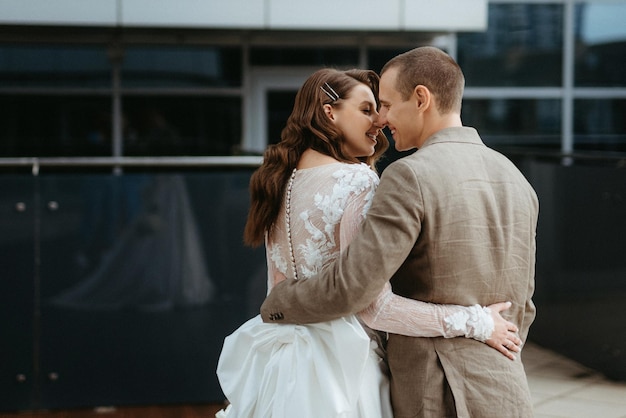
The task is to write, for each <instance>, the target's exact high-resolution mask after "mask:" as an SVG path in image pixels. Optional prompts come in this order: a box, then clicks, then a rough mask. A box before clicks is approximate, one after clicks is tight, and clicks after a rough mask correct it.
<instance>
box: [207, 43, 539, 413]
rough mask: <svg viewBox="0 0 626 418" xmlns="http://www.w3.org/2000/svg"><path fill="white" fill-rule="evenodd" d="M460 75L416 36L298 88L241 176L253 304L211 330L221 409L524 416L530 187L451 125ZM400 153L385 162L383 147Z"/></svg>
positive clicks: (472, 134)
mask: <svg viewBox="0 0 626 418" xmlns="http://www.w3.org/2000/svg"><path fill="white" fill-rule="evenodd" d="M464 84H465V81H464V76H463V73H462V72H461V69H460V68H459V66H458V65H457V64H456V62H454V60H453V59H452V58H451V57H449V56H448V55H447V54H445V53H444V52H443V51H441V50H439V49H437V48H434V47H420V48H416V49H414V50H411V51H408V52H406V53H404V54H401V55H399V56H397V57H395V58H393V59H392V60H390V61H389V62H388V63H387V64H386V65H385V67H384V68H383V69H382V71H381V74H380V78H379V77H378V75H377V74H376V73H374V72H372V71H367V70H348V71H338V70H333V69H322V70H319V71H317V72H316V73H314V74H313V75H311V76H310V77H309V79H307V81H306V82H305V83H304V84H303V86H302V87H301V88H300V90H299V92H298V94H297V96H296V100H295V105H294V108H293V112H292V113H291V115H290V117H289V119H288V121H287V124H286V127H285V128H284V130H283V132H282V134H281V141H280V142H279V143H278V144H275V145H272V146H270V147H268V149H267V150H266V152H265V154H264V160H263V164H262V165H261V167H260V168H259V169H258V170H257V171H256V172H255V173H254V174H253V176H252V178H251V182H250V191H251V208H250V212H249V215H248V221H247V224H246V230H245V236H244V239H245V241H246V242H247V243H248V244H251V245H261V244H263V243H264V244H265V246H266V252H267V267H268V283H267V286H268V295H267V298H266V300H265V302H264V303H263V305H262V307H261V313H260V315H258V316H256V317H255V318H252V319H250V320H249V321H247V322H246V323H245V324H243V325H242V326H241V327H240V328H239V329H237V330H236V331H235V332H234V333H233V334H231V335H230V336H228V337H227V338H226V340H225V342H224V347H223V350H222V354H221V357H220V360H219V364H218V369H217V373H218V378H219V381H220V384H221V386H222V389H223V391H224V393H225V395H226V396H227V398H228V400H229V402H230V405H229V406H228V407H227V409H226V410H224V411H220V412H219V413H218V415H217V416H218V417H222V416H227V417H229V418H243V417H246V418H252V417H255V418H256V417H268V418H269V417H271V418H306V417H310V418H334V417H337V418H339V417H341V418H391V417H396V418H405V417H481V418H484V417H499V418H501V417H531V416H532V415H533V413H532V404H531V399H530V394H529V390H528V384H527V381H526V375H525V372H524V367H523V365H522V362H521V358H520V351H521V347H522V344H523V342H524V341H525V339H526V337H527V335H528V330H529V327H530V324H531V323H532V321H533V319H534V316H535V307H534V305H533V303H532V300H531V297H532V294H533V290H534V266H535V231H536V225H537V216H538V201H537V196H536V194H535V192H534V190H533V188H532V187H531V186H530V184H529V183H528V182H527V180H526V179H525V178H524V176H523V175H522V174H521V173H520V172H519V170H518V169H517V168H516V167H515V166H514V164H513V163H511V162H510V161H509V160H508V159H507V158H505V157H504V156H503V155H501V154H499V153H497V152H495V151H494V150H492V149H490V148H488V147H486V146H485V145H484V143H483V142H482V140H481V138H480V136H479V135H478V133H477V132H476V130H475V129H473V128H470V127H465V126H463V125H462V123H461V100H462V96H463V89H464ZM385 126H387V127H388V128H389V130H390V131H391V134H392V136H393V139H394V142H395V147H396V149H397V150H399V151H404V150H410V149H415V148H416V149H417V151H416V152H415V153H413V154H412V155H410V156H407V157H404V158H401V159H399V160H397V161H395V162H393V163H392V164H390V165H389V166H388V167H387V168H386V169H385V172H384V174H383V175H382V176H381V178H380V180H379V177H378V175H377V174H376V172H375V166H374V164H375V162H376V161H377V159H378V158H379V157H380V156H381V154H382V153H383V152H384V151H385V149H386V148H387V146H388V141H387V139H386V138H385V136H384V134H383V133H382V132H381V129H382V128H384V127H385Z"/></svg>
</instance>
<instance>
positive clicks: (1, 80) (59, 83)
mask: <svg viewBox="0 0 626 418" xmlns="http://www.w3.org/2000/svg"><path fill="white" fill-rule="evenodd" d="M0 86H8V87H110V86H111V65H110V63H109V59H108V57H107V53H106V50H105V47H104V46H86V45H80V46H78V45H76V46H74V45H67V44H65V45H25V46H22V45H3V46H0Z"/></svg>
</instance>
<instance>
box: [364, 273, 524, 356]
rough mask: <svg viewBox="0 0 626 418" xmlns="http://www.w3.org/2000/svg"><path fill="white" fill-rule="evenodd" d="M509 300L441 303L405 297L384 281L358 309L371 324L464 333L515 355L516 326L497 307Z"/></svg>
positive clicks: (421, 333) (423, 332) (399, 330)
mask: <svg viewBox="0 0 626 418" xmlns="http://www.w3.org/2000/svg"><path fill="white" fill-rule="evenodd" d="M509 306H510V304H509V303H497V304H494V305H490V306H489V307H481V306H479V305H474V306H458V305H441V304H434V303H426V302H422V301H418V300H413V299H409V298H404V297H401V296H398V295H396V294H394V293H393V292H392V291H391V285H390V284H389V283H387V284H386V285H385V287H384V289H383V291H382V292H381V293H380V294H379V295H378V298H376V300H375V301H374V302H372V303H371V304H370V305H369V306H368V307H367V308H366V309H364V310H363V311H361V312H359V314H358V315H359V318H361V320H362V321H363V322H364V323H365V324H366V325H367V326H369V327H370V328H372V329H376V330H379V331H386V332H391V333H394V334H402V335H407V336H410V337H445V338H453V337H466V338H473V339H475V340H478V341H482V342H484V343H486V344H487V345H489V346H490V347H492V348H494V349H496V350H498V351H500V352H501V353H502V354H504V355H505V356H507V357H509V358H511V359H514V358H515V355H514V354H513V353H516V352H519V351H520V350H521V348H520V344H521V340H520V339H519V337H518V336H517V335H516V333H517V331H518V329H517V327H516V326H515V324H513V323H512V322H509V321H506V320H505V319H504V318H502V316H501V315H500V311H502V310H504V309H508V308H509Z"/></svg>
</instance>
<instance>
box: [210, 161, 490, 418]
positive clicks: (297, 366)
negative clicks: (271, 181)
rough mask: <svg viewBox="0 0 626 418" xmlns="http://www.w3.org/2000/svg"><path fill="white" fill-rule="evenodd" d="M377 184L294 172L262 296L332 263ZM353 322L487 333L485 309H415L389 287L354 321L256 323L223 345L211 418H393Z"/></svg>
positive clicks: (375, 349) (330, 170)
mask: <svg viewBox="0 0 626 418" xmlns="http://www.w3.org/2000/svg"><path fill="white" fill-rule="evenodd" d="M377 185H378V176H377V175H376V174H375V173H374V172H373V171H372V170H370V169H369V167H368V166H367V165H365V164H346V163H333V164H328V165H322V166H318V167H314V168H308V169H301V170H294V173H293V175H292V177H291V180H290V182H289V185H288V187H287V191H286V195H285V199H284V200H285V205H284V206H283V209H282V211H281V213H280V214H279V217H278V219H277V222H276V228H275V230H274V233H273V235H272V237H271V240H269V241H267V242H266V252H267V265H268V282H267V286H268V292H269V291H271V289H272V287H273V286H274V285H275V284H276V283H277V282H278V281H279V280H280V279H281V278H283V277H290V278H296V279H308V278H310V277H313V276H314V275H315V274H316V273H317V272H319V271H320V270H321V269H322V268H323V267H324V266H325V265H327V264H328V263H330V262H331V261H333V260H334V259H335V258H337V256H338V255H339V253H340V251H341V250H342V249H344V248H345V247H346V246H347V244H348V243H349V242H350V240H351V239H352V237H353V236H354V234H355V233H356V232H357V230H358V228H359V225H360V224H361V222H362V221H363V219H364V218H365V215H366V212H367V210H368V208H369V206H370V204H371V200H372V197H373V194H374V191H375V188H376V186H377ZM390 245H393V244H392V243H390ZM380 256H382V255H380ZM363 279H364V280H367V278H363ZM361 321H362V322H364V323H365V324H367V325H368V326H369V327H371V328H374V329H379V330H383V331H387V332H394V333H399V334H405V335H410V336H422V337H436V336H444V337H455V336H463V335H464V336H468V337H474V338H476V339H483V340H484V339H485V335H486V336H488V335H489V334H490V333H491V329H492V328H493V322H492V321H491V317H490V315H489V313H488V310H485V309H483V308H481V307H479V306H474V307H460V306H454V305H434V304H428V303H424V302H418V301H415V300H411V299H406V298H402V297H400V296H397V295H395V294H393V293H392V292H391V287H390V286H389V285H387V286H386V287H385V289H384V290H383V291H382V292H381V294H380V295H379V297H378V299H377V300H376V301H374V302H373V303H372V304H371V305H370V306H369V307H368V308H367V309H366V310H365V311H363V312H360V313H359V314H358V317H357V315H350V316H346V317H343V318H340V319H336V320H334V321H330V322H323V323H317V324H310V325H291V324H275V323H263V321H262V320H261V318H260V316H258V315H257V316H256V317H254V318H252V319H250V320H249V321H247V322H246V323H244V324H243V325H242V326H241V327H239V328H238V329H237V330H236V331H235V332H233V333H232V334H231V335H230V336H228V337H226V339H225V341H224V346H223V349H222V353H221V355H220V359H219V362H218V366H217V376H218V379H219V382H220V385H221V387H222V390H223V392H224V394H225V395H226V397H227V399H228V401H229V402H230V405H229V406H228V407H227V408H226V410H222V411H220V412H218V414H217V415H216V417H218V418H221V417H228V418H296V417H297V418H391V417H393V414H392V411H391V405H390V400H389V381H388V378H387V376H386V374H385V372H384V371H383V370H384V369H385V367H384V361H383V360H382V359H381V357H380V356H379V353H381V351H382V350H380V349H379V348H380V347H379V346H378V343H377V342H376V339H374V338H370V337H369V336H368V332H369V334H371V335H374V333H372V332H371V330H368V331H367V332H366V327H364V326H363V325H362V323H361ZM490 321H491V322H490ZM490 327H491V328H490Z"/></svg>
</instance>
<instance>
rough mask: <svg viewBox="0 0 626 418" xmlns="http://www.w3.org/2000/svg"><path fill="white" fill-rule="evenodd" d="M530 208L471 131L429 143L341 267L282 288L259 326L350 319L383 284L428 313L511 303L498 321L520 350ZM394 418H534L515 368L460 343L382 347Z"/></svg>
mask: <svg viewBox="0 0 626 418" xmlns="http://www.w3.org/2000/svg"><path fill="white" fill-rule="evenodd" d="M537 217H538V201H537V196H536V193H535V191H534V190H533V188H532V187H531V185H530V184H529V183H528V181H527V180H526V179H525V178H524V176H523V175H522V174H521V173H520V171H519V170H518V169H517V168H516V167H515V165H514V164H513V163H511V162H510V161H509V160H508V159H507V158H506V157H504V156H503V155H501V154H499V153H497V152H496V151H494V150H492V149H490V148H488V147H486V146H485V145H484V144H483V142H482V141H481V139H480V137H479V135H478V133H477V132H476V130H474V129H473V128H468V127H453V128H447V129H444V130H442V131H439V132H438V133H436V134H435V135H433V136H432V137H430V138H429V139H428V140H427V141H426V142H425V143H424V145H423V146H422V147H421V148H420V149H419V150H418V151H417V152H415V153H414V154H412V155H410V156H408V157H404V158H402V159H400V160H398V161H396V162H394V163H392V164H391V165H390V166H389V167H387V169H386V170H385V172H384V173H383V175H382V178H381V182H380V185H379V187H378V189H377V191H376V195H375V197H374V200H373V202H372V206H371V208H370V210H369V212H368V214H367V218H366V220H365V221H364V223H363V224H362V226H361V231H360V233H359V234H358V235H357V236H356V237H355V238H354V239H353V241H352V242H351V243H350V245H349V246H348V248H347V250H346V251H344V252H343V253H342V255H341V257H340V258H339V259H338V260H337V261H335V262H334V263H333V264H331V265H330V266H328V267H327V268H326V269H325V270H324V271H322V273H321V274H320V275H319V276H318V277H315V278H312V279H309V280H301V281H297V282H296V281H294V280H286V281H285V282H283V283H281V284H279V285H278V286H276V287H275V288H274V289H273V290H272V292H271V293H270V294H269V295H268V297H267V299H266V300H265V302H264V303H263V306H262V307H261V316H262V317H263V319H264V321H280V322H288V323H311V322H319V321H326V320H331V319H334V318H337V317H340V316H344V315H347V314H351V313H355V312H358V311H359V310H361V309H363V308H364V307H365V306H367V305H368V303H369V302H370V301H371V300H373V299H374V297H375V296H376V295H377V293H378V292H379V291H380V290H381V288H382V286H383V284H384V283H385V281H387V280H391V283H392V286H393V290H394V293H397V294H399V295H402V296H406V297H410V298H413V299H419V300H423V301H427V302H433V303H453V304H459V305H472V304H476V303H478V304H480V305H488V304H491V303H494V302H504V301H511V302H512V303H513V305H512V307H511V308H510V309H509V310H507V311H506V312H505V313H504V316H505V317H507V319H509V320H511V321H512V322H514V323H516V324H517V325H518V326H519V328H520V337H521V338H522V340H525V339H526V337H527V335H528V330H529V327H530V324H531V323H532V321H533V319H534V317H535V307H534V304H533V302H532V300H531V297H532V294H533V291H534V273H535V231H536V225H537ZM387 353H388V360H389V366H390V370H391V386H392V387H391V392H392V403H393V407H394V415H395V417H396V418H398V417H418V416H420V417H447V416H455V414H456V416H461V417H491V416H493V417H513V416H515V417H531V416H533V413H532V404H531V399H530V395H529V391H528V384H527V381H526V375H525V373H524V368H523V365H522V363H521V359H520V358H519V356H517V357H518V358H517V360H515V361H511V360H509V359H507V358H505V357H504V356H503V355H502V354H500V353H499V352H497V351H496V350H494V349H492V348H490V347H488V346H487V345H485V344H483V343H480V342H478V341H475V340H471V339H465V338H453V339H445V338H414V337H405V336H401V335H394V334H391V335H389V341H388V347H387Z"/></svg>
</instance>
